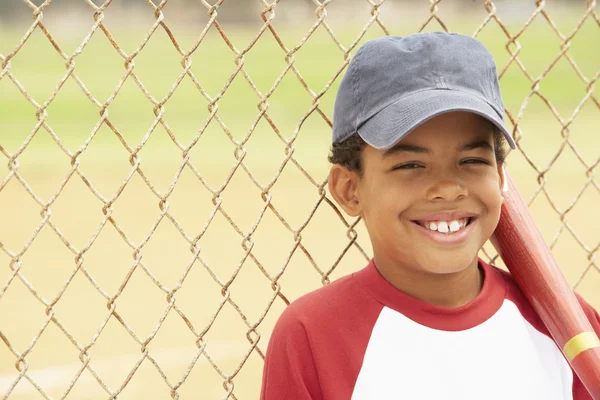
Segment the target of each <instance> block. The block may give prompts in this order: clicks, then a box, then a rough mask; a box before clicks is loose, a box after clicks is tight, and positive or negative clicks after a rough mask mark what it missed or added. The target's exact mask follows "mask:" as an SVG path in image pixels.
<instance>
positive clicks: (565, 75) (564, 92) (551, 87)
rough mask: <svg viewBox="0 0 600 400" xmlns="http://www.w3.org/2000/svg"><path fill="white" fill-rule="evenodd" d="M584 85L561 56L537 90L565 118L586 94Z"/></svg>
mask: <svg viewBox="0 0 600 400" xmlns="http://www.w3.org/2000/svg"><path fill="white" fill-rule="evenodd" d="M586 86H587V85H586V83H585V82H584V81H583V80H581V78H580V77H579V76H577V74H576V72H575V70H574V69H573V67H572V66H571V64H570V63H569V61H568V60H567V59H566V58H565V57H564V56H563V57H561V58H560V59H559V60H558V61H557V62H556V64H555V65H554V66H553V67H552V69H551V70H550V71H549V72H548V74H547V75H546V76H545V77H544V78H543V79H542V81H541V82H540V88H539V91H540V93H542V95H543V96H544V97H546V98H547V99H548V100H549V101H550V102H551V103H552V105H553V106H554V107H555V108H556V110H557V111H558V113H559V115H560V116H561V117H563V118H565V119H567V118H568V117H570V116H571V115H572V114H573V112H574V111H575V109H576V107H577V106H578V105H579V103H581V101H582V100H583V98H584V97H585V96H586V93H587V87H586ZM599 93H600V92H599ZM588 101H591V100H588Z"/></svg>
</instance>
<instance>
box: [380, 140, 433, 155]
mask: <svg viewBox="0 0 600 400" xmlns="http://www.w3.org/2000/svg"><path fill="white" fill-rule="evenodd" d="M403 151H405V152H409V153H426V154H428V153H430V151H429V149H427V148H425V147H420V146H413V145H411V144H402V143H398V144H397V145H395V146H393V147H390V148H389V149H387V150H386V151H385V153H383V156H382V157H383V158H386V157H388V156H391V155H392V154H395V153H400V152H403Z"/></svg>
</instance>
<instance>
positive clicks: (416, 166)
mask: <svg viewBox="0 0 600 400" xmlns="http://www.w3.org/2000/svg"><path fill="white" fill-rule="evenodd" d="M417 168H423V166H422V165H420V164H415V163H407V164H402V165H396V166H395V167H394V168H392V169H394V170H396V169H417Z"/></svg>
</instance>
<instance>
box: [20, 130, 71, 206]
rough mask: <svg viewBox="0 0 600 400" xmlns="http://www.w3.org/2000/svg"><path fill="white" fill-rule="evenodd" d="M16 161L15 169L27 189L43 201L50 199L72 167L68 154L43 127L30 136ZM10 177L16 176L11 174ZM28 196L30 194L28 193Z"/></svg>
mask: <svg viewBox="0 0 600 400" xmlns="http://www.w3.org/2000/svg"><path fill="white" fill-rule="evenodd" d="M17 162H18V164H19V166H18V169H17V170H16V171H17V172H18V173H19V175H20V176H21V178H22V179H23V180H24V181H25V182H26V183H27V186H28V187H29V190H31V191H33V193H34V194H35V195H36V196H38V197H39V198H40V199H42V200H43V201H48V200H50V198H51V197H52V196H53V195H54V194H55V193H56V191H57V190H58V189H59V187H60V185H61V184H62V183H63V181H64V180H65V179H66V178H67V176H68V175H69V173H70V171H71V169H72V167H71V165H70V159H69V156H68V155H67V154H65V152H64V151H63V150H62V149H61V148H60V147H59V145H58V144H57V143H56V142H55V141H54V140H53V139H52V138H51V137H50V135H49V134H48V132H46V130H45V129H43V128H41V129H40V130H39V131H38V133H37V134H36V135H35V136H34V137H33V138H32V140H31V141H30V142H29V144H28V145H27V147H26V148H25V149H24V150H23V152H22V153H21V154H20V155H19V157H18V158H17ZM11 179H12V180H16V179H18V178H17V177H16V176H13V177H12V178H11ZM19 185H22V184H21V183H19ZM24 189H25V188H24ZM28 196H31V194H29V193H28ZM31 198H32V199H33V197H31Z"/></svg>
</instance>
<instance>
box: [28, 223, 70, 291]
mask: <svg viewBox="0 0 600 400" xmlns="http://www.w3.org/2000/svg"><path fill="white" fill-rule="evenodd" d="M49 253H51V254H52V264H51V265H52V272H51V273H49V268H50V267H49V262H48V260H49V257H48V254H49ZM74 258H75V256H74V255H73V253H72V252H71V251H70V250H69V249H68V248H67V246H65V244H64V243H63V242H62V240H61V239H60V238H59V237H58V235H57V234H56V233H55V232H54V230H52V228H50V226H48V225H47V224H46V225H44V227H43V228H42V229H41V230H40V232H39V234H38V235H37V236H36V238H35V239H34V240H33V243H32V244H31V245H30V246H29V247H28V248H27V250H26V251H25V253H24V254H23V256H22V257H21V259H22V262H23V267H22V268H21V274H23V275H24V276H25V277H26V278H27V280H28V281H29V282H30V283H31V285H32V286H33V287H34V288H35V290H36V291H37V292H38V294H39V295H40V296H42V297H43V298H44V299H46V300H47V301H51V300H52V299H54V298H55V296H57V295H58V294H59V291H60V289H61V288H62V287H63V286H64V284H65V283H66V281H67V279H68V278H69V277H70V275H71V272H72V271H73V270H74V269H75V261H74Z"/></svg>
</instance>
